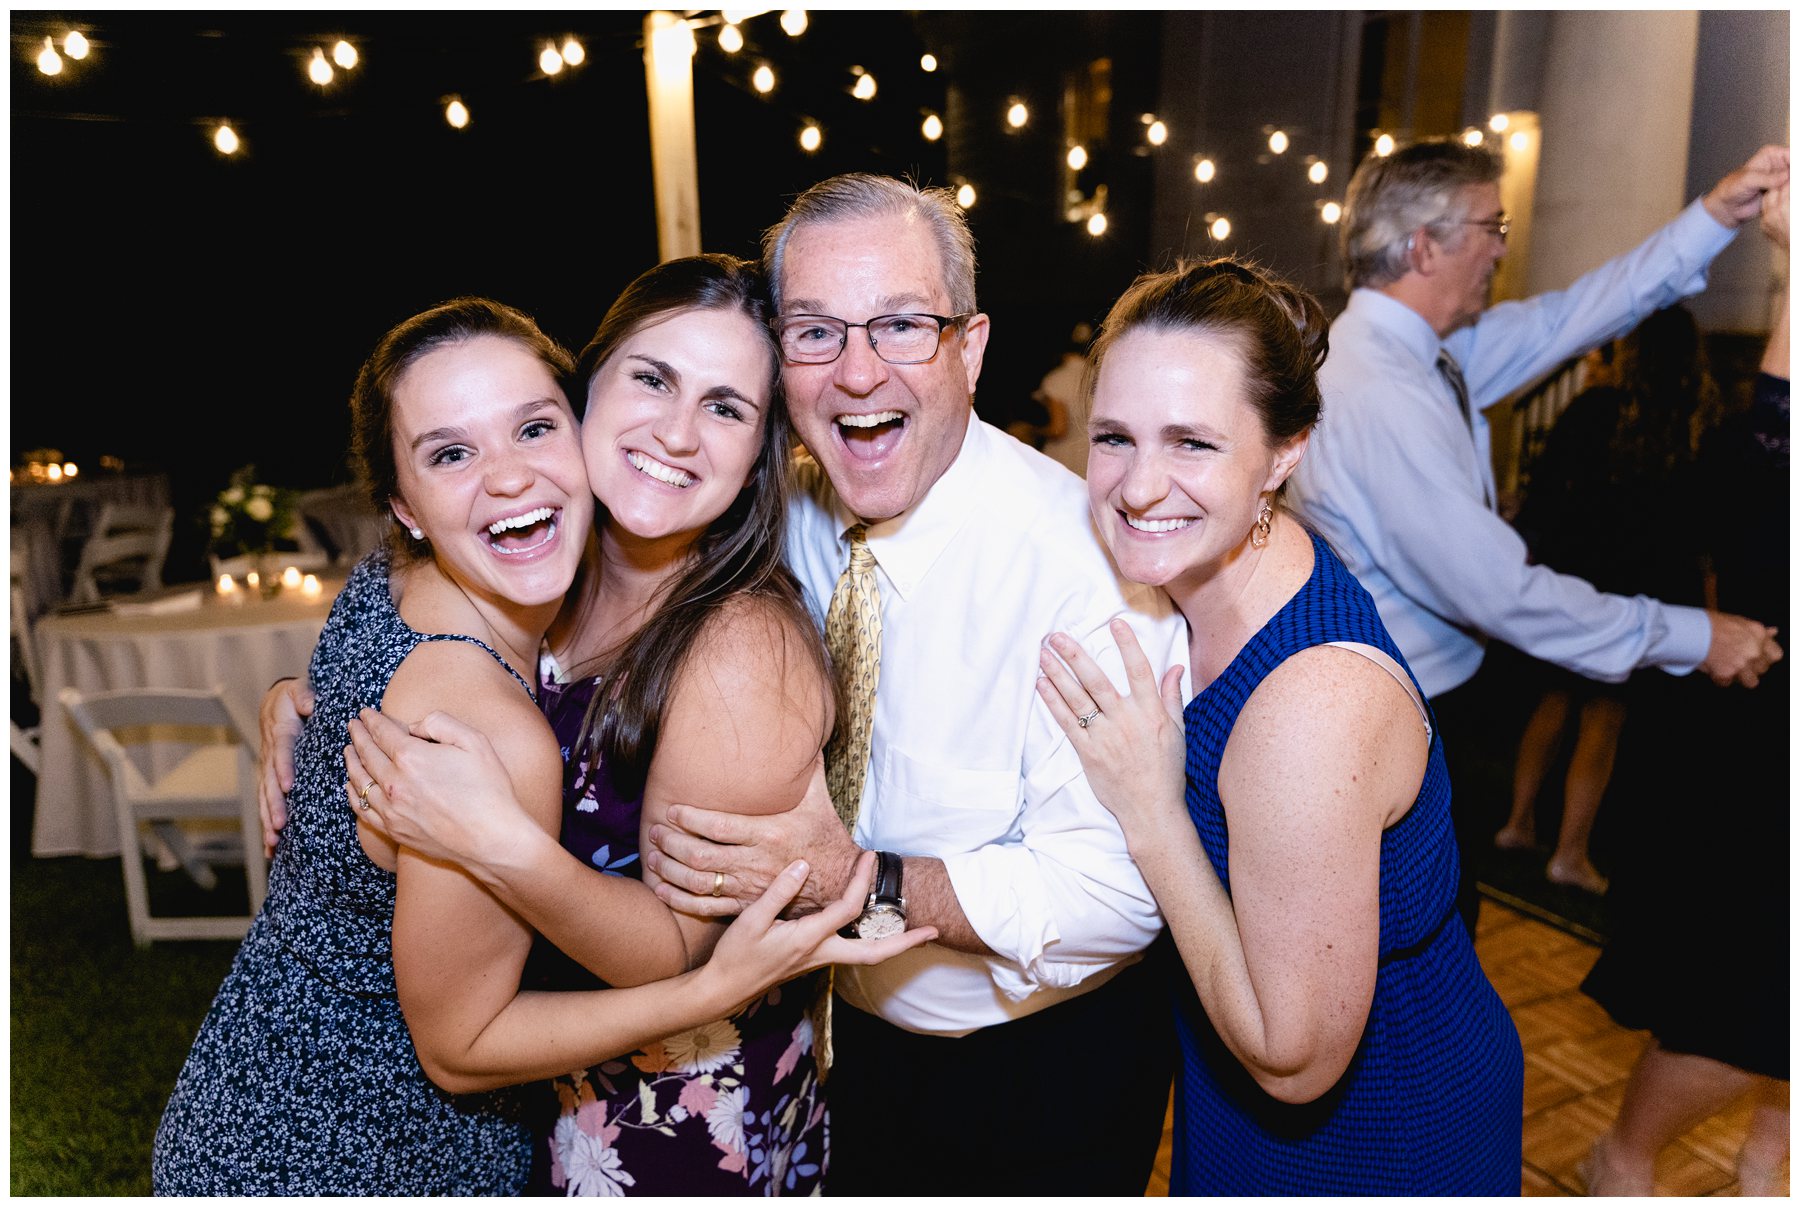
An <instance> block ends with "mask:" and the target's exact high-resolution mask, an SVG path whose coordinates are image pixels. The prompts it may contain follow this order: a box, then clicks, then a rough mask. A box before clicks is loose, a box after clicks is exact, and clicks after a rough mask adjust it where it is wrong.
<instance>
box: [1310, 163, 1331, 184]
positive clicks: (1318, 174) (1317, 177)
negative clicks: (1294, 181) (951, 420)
mask: <svg viewBox="0 0 1800 1207" xmlns="http://www.w3.org/2000/svg"><path fill="white" fill-rule="evenodd" d="M1330 174H1331V169H1330V168H1328V167H1326V166H1325V161H1324V160H1323V159H1315V160H1313V163H1312V167H1310V168H1308V169H1306V178H1307V179H1308V180H1310V181H1312V182H1313V183H1314V184H1324V183H1325V177H1327V176H1329V175H1330Z"/></svg>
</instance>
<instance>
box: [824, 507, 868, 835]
mask: <svg viewBox="0 0 1800 1207" xmlns="http://www.w3.org/2000/svg"><path fill="white" fill-rule="evenodd" d="M866 536H867V530H866V529H865V528H864V526H863V525H861V524H858V525H857V526H856V527H854V528H852V529H851V530H850V532H849V537H850V564H849V565H848V566H846V567H844V572H843V574H841V575H840V576H839V577H838V582H837V589H836V590H834V591H833V592H832V593H831V606H830V607H829V608H828V609H827V610H826V612H825V644H826V646H827V647H829V648H830V650H831V660H832V663H833V665H834V666H835V668H836V671H837V677H838V682H839V683H840V684H841V685H842V686H843V689H844V716H843V717H842V718H841V719H840V724H839V725H838V728H837V733H836V735H835V736H834V737H833V738H832V740H831V743H830V744H829V745H828V746H826V747H825V786H826V788H827V789H829V791H830V792H831V802H832V804H833V805H835V806H836V807H837V814H838V817H839V818H841V819H842V820H843V823H844V827H845V828H846V829H848V830H852V831H854V830H855V828H856V814H857V809H858V807H859V806H860V805H861V803H862V792H863V778H864V776H865V775H866V774H867V773H868V769H869V737H870V734H871V733H872V732H873V730H874V727H875V686H876V684H877V683H878V682H880V680H881V587H880V585H879V584H878V583H876V581H875V555H874V554H873V553H871V552H870V551H869V543H868V541H867V540H866V539H865V538H866Z"/></svg>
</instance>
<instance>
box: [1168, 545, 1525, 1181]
mask: <svg viewBox="0 0 1800 1207" xmlns="http://www.w3.org/2000/svg"><path fill="white" fill-rule="evenodd" d="M1312 542H1313V563H1314V564H1313V571H1312V574H1311V576H1310V577H1309V578H1308V579H1307V581H1306V584H1305V586H1303V587H1301V588H1300V590H1299V591H1298V592H1297V593H1296V594H1295V595H1294V597H1293V598H1292V599H1290V600H1289V601H1288V602H1287V603H1286V604H1285V605H1283V607H1282V608H1281V610H1280V611H1279V612H1277V613H1276V614H1275V616H1274V617H1273V618H1272V619H1270V621H1269V623H1268V624H1267V625H1265V626H1264V627H1263V628H1262V630H1261V631H1260V632H1258V633H1257V634H1256V636H1255V637H1253V638H1251V639H1250V642H1249V643H1248V644H1247V645H1245V647H1244V648H1243V650H1241V651H1240V652H1239V653H1238V656H1237V657H1236V659H1234V660H1233V661H1232V663H1231V665H1230V666H1229V667H1227V668H1226V670H1225V672H1224V673H1223V674H1222V675H1220V676H1219V678H1218V679H1217V680H1215V681H1214V682H1213V683H1212V684H1211V685H1210V686H1208V687H1207V689H1206V690H1205V691H1203V692H1201V693H1200V694H1199V695H1198V696H1196V697H1194V699H1193V700H1192V701H1191V702H1190V703H1189V704H1188V707H1187V712H1186V720H1187V805H1188V813H1189V815H1190V816H1191V817H1192V818H1193V820H1194V825H1195V827H1196V828H1197V829H1198V830H1199V832H1200V838H1201V841H1202V842H1203V843H1204V844H1205V847H1206V852H1207V856H1208V858H1209V859H1210V860H1211V862H1212V870H1213V872H1214V873H1216V874H1217V875H1218V877H1219V879H1220V880H1221V881H1222V882H1224V885H1225V889H1226V891H1227V892H1229V891H1230V890H1231V850H1230V844H1229V836H1228V834H1227V833H1226V825H1225V811H1224V808H1223V806H1222V805H1221V803H1220V800H1219V787H1218V784H1219V760H1220V758H1221V757H1222V756H1223V754H1224V752H1225V743H1226V740H1227V739H1228V738H1229V737H1230V736H1231V730H1232V727H1233V726H1234V725H1235V724H1236V723H1237V718H1238V713H1239V712H1240V711H1241V710H1242V709H1243V707H1244V702H1245V701H1246V700H1248V699H1249V698H1250V695H1251V693H1252V692H1254V691H1255V690H1256V687H1257V685H1258V684H1260V683H1261V682H1262V681H1263V679H1264V678H1265V677H1266V676H1267V675H1268V674H1269V673H1270V672H1271V671H1273V670H1274V669H1275V668H1276V667H1277V666H1279V665H1281V663H1282V662H1284V661H1286V660H1287V659H1288V658H1290V657H1291V656H1293V655H1294V654H1296V653H1299V652H1300V651H1301V650H1304V649H1307V648H1309V647H1312V646H1315V645H1322V644H1324V643H1326V642H1333V641H1352V642H1361V643H1364V644H1367V645H1371V646H1374V647H1375V648H1376V649H1379V650H1381V651H1383V652H1384V653H1386V654H1387V655H1388V656H1389V657H1391V658H1393V659H1394V660H1395V661H1396V662H1398V663H1400V665H1401V666H1405V660H1404V659H1402V658H1401V656H1400V650H1399V648H1398V647H1397V646H1395V644H1394V642H1393V639H1392V638H1390V637H1389V636H1388V633H1387V630H1386V628H1384V627H1383V625H1382V623H1381V618H1380V617H1379V616H1378V615H1377V614H1376V611H1375V604H1374V601H1373V600H1371V599H1370V598H1369V594H1368V592H1367V591H1365V590H1363V587H1362V584H1361V583H1359V582H1357V581H1356V579H1355V577H1354V576H1353V575H1352V574H1351V573H1350V571H1349V570H1347V569H1346V568H1345V567H1344V564H1343V562H1341V561H1339V560H1338V558H1337V555H1336V554H1334V553H1333V552H1332V551H1331V549H1330V547H1329V546H1327V545H1326V544H1325V542H1324V541H1323V540H1321V539H1320V538H1319V537H1318V536H1317V535H1314V536H1313V538H1312ZM1407 673H1408V675H1409V676H1410V675H1411V671H1410V670H1409V671H1408V672H1407ZM1414 686H1415V688H1416V687H1417V684H1416V682H1415V684H1414ZM1456 878H1457V861H1456V844H1455V840H1454V838H1453V837H1452V835H1451V829H1450V779H1449V775H1448V773H1447V772H1446V771H1445V767H1444V751H1443V743H1442V741H1441V740H1440V739H1438V738H1437V737H1435V736H1434V737H1433V739H1432V742H1431V754H1430V761H1429V763H1428V764H1427V767H1426V771H1425V781H1424V783H1423V785H1422V786H1421V787H1420V790H1419V796H1418V799H1417V800H1416V801H1414V803H1413V806H1412V808H1411V809H1410V810H1408V812H1407V813H1406V815H1405V816H1404V817H1402V818H1401V819H1400V820H1399V821H1398V822H1396V823H1394V825H1393V826H1391V827H1390V828H1389V829H1387V830H1386V831H1385V832H1383V834H1382V836H1381V882H1380V904H1381V937H1380V965H1379V968H1378V970H1377V972H1376V977H1375V997H1374V1001H1373V1003H1372V1004H1371V1006H1370V1008H1369V1021H1368V1024H1367V1026H1366V1028H1365V1029H1364V1031H1363V1038H1362V1042H1361V1043H1360V1044H1359V1045H1358V1046H1357V1049H1356V1054H1355V1056H1354V1057H1353V1058H1352V1059H1351V1062H1350V1067H1349V1068H1348V1069H1347V1070H1346V1071H1345V1073H1344V1076H1343V1077H1342V1078H1341V1079H1340V1080H1339V1082H1338V1084H1337V1085H1336V1086H1334V1087H1333V1088H1332V1089H1331V1090H1330V1091H1328V1092H1327V1093H1326V1094H1325V1095H1324V1096H1322V1097H1321V1098H1320V1099H1318V1100H1317V1101H1315V1102H1310V1103H1305V1104H1300V1105H1293V1104H1288V1103H1283V1102H1279V1101H1277V1100H1276V1099H1274V1098H1272V1097H1270V1096H1269V1095H1268V1094H1266V1093H1264V1092H1263V1090H1262V1089H1261V1088H1260V1087H1259V1086H1258V1085H1257V1084H1256V1082H1255V1081H1254V1080H1253V1079H1252V1078H1251V1077H1250V1075H1249V1074H1248V1073H1247V1072H1245V1071H1244V1068H1243V1066H1242V1065H1240V1064H1239V1063H1238V1061H1237V1058H1236V1057H1234V1056H1233V1055H1232V1054H1231V1052H1230V1050H1229V1049H1227V1048H1226V1047H1225V1045H1224V1042H1223V1041H1222V1040H1221V1039H1220V1038H1219V1036H1218V1033H1217V1032H1216V1031H1214V1030H1213V1027H1212V1024H1211V1023H1210V1022H1209V1021H1208V1019H1207V1017H1206V1014H1205V1012H1204V1011H1203V1010H1202V1009H1201V1007H1200V1004H1199V1000H1198V998H1197V997H1196V995H1195V993H1194V989H1193V986H1192V984H1191V983H1187V982H1185V981H1184V982H1183V983H1182V985H1181V986H1180V988H1179V989H1178V990H1177V996H1176V1008H1177V1023H1178V1031H1179V1034H1180V1037H1181V1051H1182V1068H1181V1076H1180V1078H1179V1080H1178V1082H1177V1085H1176V1096H1175V1153H1174V1163H1173V1169H1172V1171H1171V1176H1170V1184H1169V1193H1170V1194H1172V1195H1220V1194H1258V1195H1263V1194H1285V1195H1315V1194H1316V1195H1353V1194H1368V1195H1449V1194H1456V1195H1465V1194H1481V1195H1516V1194H1518V1193H1519V1163H1520V1143H1521V1130H1522V1124H1521V1116H1522V1109H1523V1098H1524V1058H1523V1055H1522V1053H1521V1051H1520V1047H1519V1034H1518V1031H1517V1030H1516V1029H1515V1028H1514V1027H1513V1024H1512V1019H1511V1018H1510V1017H1509V1016H1508V1015H1507V1012H1506V1008H1505V1006H1504V1005H1502V1003H1501V1001H1500V998H1499V995H1498V994H1496V993H1495V992H1494V988H1493V986H1492V985H1491V984H1489V983H1488V979H1487V977H1486V975H1485V974H1484V973H1483V972H1482V970H1481V965H1480V964H1479V963H1477V962H1476V959H1475V949H1474V946H1473V945H1472V944H1471V942H1470V940H1469V935H1468V932H1467V931H1466V930H1465V929H1464V928H1463V927H1462V926H1461V925H1460V924H1459V922H1458V921H1457V919H1456Z"/></svg>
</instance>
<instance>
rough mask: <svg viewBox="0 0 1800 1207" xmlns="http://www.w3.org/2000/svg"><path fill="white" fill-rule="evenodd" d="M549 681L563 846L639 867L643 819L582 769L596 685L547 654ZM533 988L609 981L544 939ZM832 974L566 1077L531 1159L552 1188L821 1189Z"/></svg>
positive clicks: (609, 863) (546, 690) (636, 807)
mask: <svg viewBox="0 0 1800 1207" xmlns="http://www.w3.org/2000/svg"><path fill="white" fill-rule="evenodd" d="M538 682H539V687H540V693H539V696H540V699H541V701H542V704H543V708H544V712H545V715H546V716H548V717H549V719H550V724H551V726H552V727H553V728H554V729H555V731H556V736H557V741H558V742H559V743H560V744H561V745H562V753H563V765H564V777H563V782H564V791H563V823H562V845H563V846H564V847H565V848H566V849H567V850H569V851H571V852H573V853H574V854H575V855H577V856H579V857H580V858H581V859H584V860H586V861H587V862H588V863H590V864H592V865H593V866H594V867H596V868H598V869H599V870H600V871H602V872H604V873H606V874H607V875H609V876H632V877H637V876H639V875H640V870H641V869H640V862H639V858H638V817H639V813H640V812H641V811H642V808H643V801H642V800H641V799H637V800H624V799H621V798H620V797H619V795H618V794H617V793H616V792H615V791H614V789H613V786H612V783H611V781H610V779H609V778H608V777H607V776H605V775H604V774H601V773H600V771H599V768H597V767H590V766H588V765H587V764H586V763H585V762H583V763H581V764H580V765H575V764H574V763H573V762H572V761H571V752H572V751H573V750H574V749H575V748H576V746H577V745H578V744H579V741H578V740H579V737H580V733H581V724H582V719H583V718H584V717H585V716H586V714H587V708H588V704H589V702H590V701H591V700H592V699H593V696H594V692H595V690H596V689H597V687H598V681H597V680H594V679H591V678H587V679H574V680H569V679H565V678H564V676H563V675H562V673H561V668H560V667H558V665H557V664H556V661H555V659H554V658H552V657H551V656H550V655H549V653H548V652H546V653H545V654H544V655H543V656H542V658H541V660H540V663H539V667H538ZM527 975H528V978H531V979H532V980H533V981H534V983H536V984H544V985H553V986H555V987H558V988H568V989H578V988H592V987H594V986H596V985H597V984H599V981H598V980H597V979H596V978H595V977H594V976H593V975H592V974H591V973H589V972H587V971H586V970H584V969H582V968H580V967H579V966H577V965H576V964H575V963H574V962H573V961H572V960H570V959H569V958H568V957H566V956H564V955H562V953H561V952H558V951H556V950H555V949H554V948H552V947H550V946H549V945H548V944H547V943H543V942H542V941H540V942H539V945H538V948H537V950H536V951H534V953H533V961H532V968H531V969H530V970H529V971H528V973H527ZM821 976H822V974H820V973H814V974H812V975H809V976H806V977H802V978H800V979H798V980H794V981H789V982H788V983H787V984H784V985H778V986H776V987H775V988H774V989H771V990H769V992H767V993H766V994H764V995H763V996H762V997H760V998H758V999H757V1000H755V1001H754V1002H752V1003H750V1004H749V1005H748V1006H746V1007H745V1008H744V1009H743V1010H741V1011H739V1012H738V1013H737V1014H734V1015H732V1016H731V1017H730V1018H725V1019H720V1020H718V1021H717V1022H713V1023H707V1024H705V1025H704V1026H700V1027H694V1028H692V1029H691V1030H688V1031H683V1032H680V1033H679V1034H676V1035H671V1036H668V1037H666V1038H665V1039H663V1040H662V1041H661V1042H659V1043H655V1044H651V1045H650V1046H649V1047H647V1048H645V1049H643V1050H642V1051H638V1052H633V1053H632V1054H631V1055H629V1056H627V1057H624V1058H622V1059H619V1060H609V1061H607V1062H605V1063H604V1064H600V1065H597V1066H595V1067H593V1068H590V1069H584V1070H582V1071H581V1072H577V1073H571V1074H568V1075H566V1076H563V1077H558V1078H556V1080H555V1081H554V1082H553V1083H552V1084H553V1085H554V1087H555V1095H556V1103H555V1110H556V1115H555V1118H554V1119H553V1120H551V1121H550V1122H549V1123H548V1127H547V1131H548V1134H547V1136H545V1137H543V1138H541V1139H540V1140H539V1142H538V1145H537V1153H536V1155H535V1157H534V1160H533V1169H532V1183H533V1187H532V1189H533V1190H534V1191H535V1192H537V1193H543V1194H556V1193H562V1194H570V1195H576V1194H591V1195H670V1196H673V1195H683V1196H687V1195H734V1194H764V1195H777V1194H801V1195H806V1194H816V1193H818V1190H819V1186H820V1183H821V1181H822V1179H823V1177H824V1172H825V1164H826V1157H825V1154H826V1146H827V1129H828V1121H827V1119H826V1114H825V1095H824V1091H823V1088H822V1087H821V1086H820V1084H819V1078H818V1067H817V1062H816V1061H815V1059H814V1057H813V1024H812V1020H811V1018H810V1017H809V1009H810V1007H811V1005H812V1003H813V1000H814V998H815V997H816V995H817V993H818V991H819V981H820V977H821Z"/></svg>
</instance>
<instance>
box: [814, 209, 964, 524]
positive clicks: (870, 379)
mask: <svg viewBox="0 0 1800 1207" xmlns="http://www.w3.org/2000/svg"><path fill="white" fill-rule="evenodd" d="M781 274H782V279H781V312H782V314H784V315H793V314H820V315H829V316H831V317H833V318H839V319H843V320H845V321H846V322H851V323H865V322H867V321H869V320H870V319H872V318H876V317H878V316H880V315H885V314H936V315H950V314H952V313H953V310H952V307H951V302H950V294H949V291H948V289H946V288H945V285H944V274H943V267H942V264H941V262H940V259H939V256H938V251H937V247H936V245H935V244H934V243H933V242H932V238H931V233H930V230H929V229H928V228H927V226H926V224H925V222H924V220H923V219H920V218H917V217H913V216H898V215H888V216H880V217H868V218H846V219H842V220H829V221H820V222H814V223H809V224H807V225H803V226H801V227H799V228H798V229H797V230H795V231H794V232H793V234H792V235H791V236H790V237H789V238H788V242H787V246H786V249H785V251H784V252H783V255H782V264H781ZM987 333H988V320H987V316H986V315H984V314H977V315H974V316H972V317H971V318H968V319H966V320H964V321H963V322H962V323H959V324H951V325H949V326H946V327H945V328H944V330H943V334H942V336H941V337H940V340H939V343H938V349H937V356H936V357H934V358H933V359H932V360H930V361H927V362H926V363H924V364H917V365H890V364H888V363H887V362H886V361H884V360H882V359H881V358H880V357H879V356H877V355H876V354H875V350H874V349H873V348H872V347H870V345H869V340H868V336H867V333H866V332H865V331H864V330H863V328H861V327H856V328H852V329H851V330H850V331H849V333H848V339H847V342H846V343H845V345H844V351H843V353H842V355H840V356H839V357H838V358H837V359H836V360H835V361H833V362H831V363H830V364H824V365H810V364H795V363H792V362H789V363H786V364H784V365H783V366H782V381H783V383H784V384H785V386H786V387H787V401H788V412H789V414H790V415H791V416H792V418H793V423H794V429H795V430H796V431H797V432H798V433H799V435H800V438H801V439H802V440H804V441H805V442H806V447H807V448H808V449H810V450H811V451H812V454H813V456H814V457H815V458H817V459H818V462H819V465H820V466H821V467H822V468H823V469H824V470H825V473H826V475H827V476H828V477H829V478H830V479H831V485H832V487H833V488H834V489H835V490H836V491H837V493H838V497H839V498H841V499H842V500H843V501H844V505H845V506H846V507H848V508H849V509H850V510H851V511H852V512H854V513H855V514H856V515H857V516H859V517H861V518H862V519H864V520H868V521H871V522H877V521H881V520H886V519H891V518H893V517H894V516H897V515H900V514H902V513H903V512H905V511H907V510H909V509H910V508H912V507H913V506H914V505H916V504H917V503H918V501H919V500H920V499H922V498H924V497H925V493H926V492H927V491H928V490H930V489H931V487H932V485H933V484H934V483H935V482H936V481H937V480H938V479H939V478H940V477H942V476H943V473H944V471H945V470H946V469H948V468H950V463H951V462H952V461H954V460H956V454H957V451H958V450H959V449H960V448H961V447H962V441H963V436H964V434H965V433H966V432H967V431H968V426H969V416H970V414H971V411H972V399H973V397H974V393H975V381H976V379H977V378H978V377H979V376H980V375H981V358H982V353H983V352H984V351H985V349H986V347H987Z"/></svg>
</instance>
